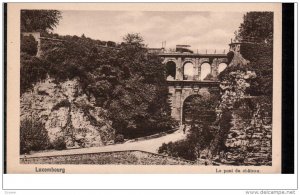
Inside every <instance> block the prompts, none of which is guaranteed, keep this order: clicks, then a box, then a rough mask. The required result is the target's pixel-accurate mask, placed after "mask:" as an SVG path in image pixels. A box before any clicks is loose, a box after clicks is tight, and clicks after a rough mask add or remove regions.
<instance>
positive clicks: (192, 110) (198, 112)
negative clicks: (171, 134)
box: [181, 94, 216, 124]
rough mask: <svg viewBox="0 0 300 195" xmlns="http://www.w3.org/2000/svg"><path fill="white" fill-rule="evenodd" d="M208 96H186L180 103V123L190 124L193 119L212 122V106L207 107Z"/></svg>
mask: <svg viewBox="0 0 300 195" xmlns="http://www.w3.org/2000/svg"><path fill="white" fill-rule="evenodd" d="M209 101H210V96H206V97H205V96H202V95H200V94H192V95H189V96H188V97H186V98H185V99H184V101H183V103H182V113H181V123H182V124H190V123H191V122H192V121H193V120H201V121H205V122H213V121H215V120H216V112H215V108H214V106H212V105H211V104H208V105H211V107H207V104H206V103H208V102H209Z"/></svg>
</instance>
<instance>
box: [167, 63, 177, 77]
mask: <svg viewBox="0 0 300 195" xmlns="http://www.w3.org/2000/svg"><path fill="white" fill-rule="evenodd" d="M166 76H167V80H176V63H175V62H174V61H172V60H170V61H168V62H167V63H166Z"/></svg>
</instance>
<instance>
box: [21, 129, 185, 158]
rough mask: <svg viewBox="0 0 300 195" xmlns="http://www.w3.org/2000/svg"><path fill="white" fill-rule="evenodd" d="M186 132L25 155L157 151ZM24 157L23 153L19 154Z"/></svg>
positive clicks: (183, 136) (180, 137)
mask: <svg viewBox="0 0 300 195" xmlns="http://www.w3.org/2000/svg"><path fill="white" fill-rule="evenodd" d="M185 137H186V134H184V133H183V132H182V131H179V130H177V131H175V132H173V133H170V134H167V135H163V136H161V137H157V138H152V139H146V140H141V141H134V142H125V143H122V144H115V145H108V146H103V147H91V148H79V149H69V150H61V151H57V150H55V151H48V152H37V153H32V154H30V155H26V157H44V156H59V155H72V154H88V153H99V152H112V151H125V150H142V151H146V152H152V153H157V152H158V148H159V147H160V146H161V145H162V144H163V143H168V142H171V141H172V142H174V141H178V140H182V139H185ZM20 157H21V158H22V157H25V155H21V156H20Z"/></svg>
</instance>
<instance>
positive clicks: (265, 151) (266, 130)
mask: <svg viewBox="0 0 300 195" xmlns="http://www.w3.org/2000/svg"><path fill="white" fill-rule="evenodd" d="M249 105H251V106H249ZM252 106H253V107H252ZM271 108H272V105H271V102H269V101H268V99H267V98H264V97H252V98H249V99H245V100H242V102H241V104H240V105H239V107H238V108H234V109H233V110H232V116H233V119H232V125H233V126H232V128H231V129H230V131H229V133H228V137H227V139H226V143H225V145H226V147H227V151H226V152H225V155H224V159H223V163H226V164H238V165H272V119H271V117H272V116H271V113H270V112H269V111H270V110H271Z"/></svg>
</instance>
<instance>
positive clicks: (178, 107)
mask: <svg viewBox="0 0 300 195" xmlns="http://www.w3.org/2000/svg"><path fill="white" fill-rule="evenodd" d="M159 56H160V57H162V58H163V63H164V64H165V65H166V66H167V74H168V77H167V83H168V86H169V93H170V102H171V107H172V113H171V115H172V117H173V118H174V119H176V120H178V121H180V123H182V116H183V105H184V101H185V100H186V98H187V97H189V96H191V95H197V94H198V95H200V96H202V97H203V96H210V95H211V94H212V93H219V81H218V79H217V76H218V74H219V73H220V72H221V71H222V70H224V69H225V68H226V66H227V63H228V60H227V55H226V54H194V53H160V54H159ZM188 66H189V67H188Z"/></svg>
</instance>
